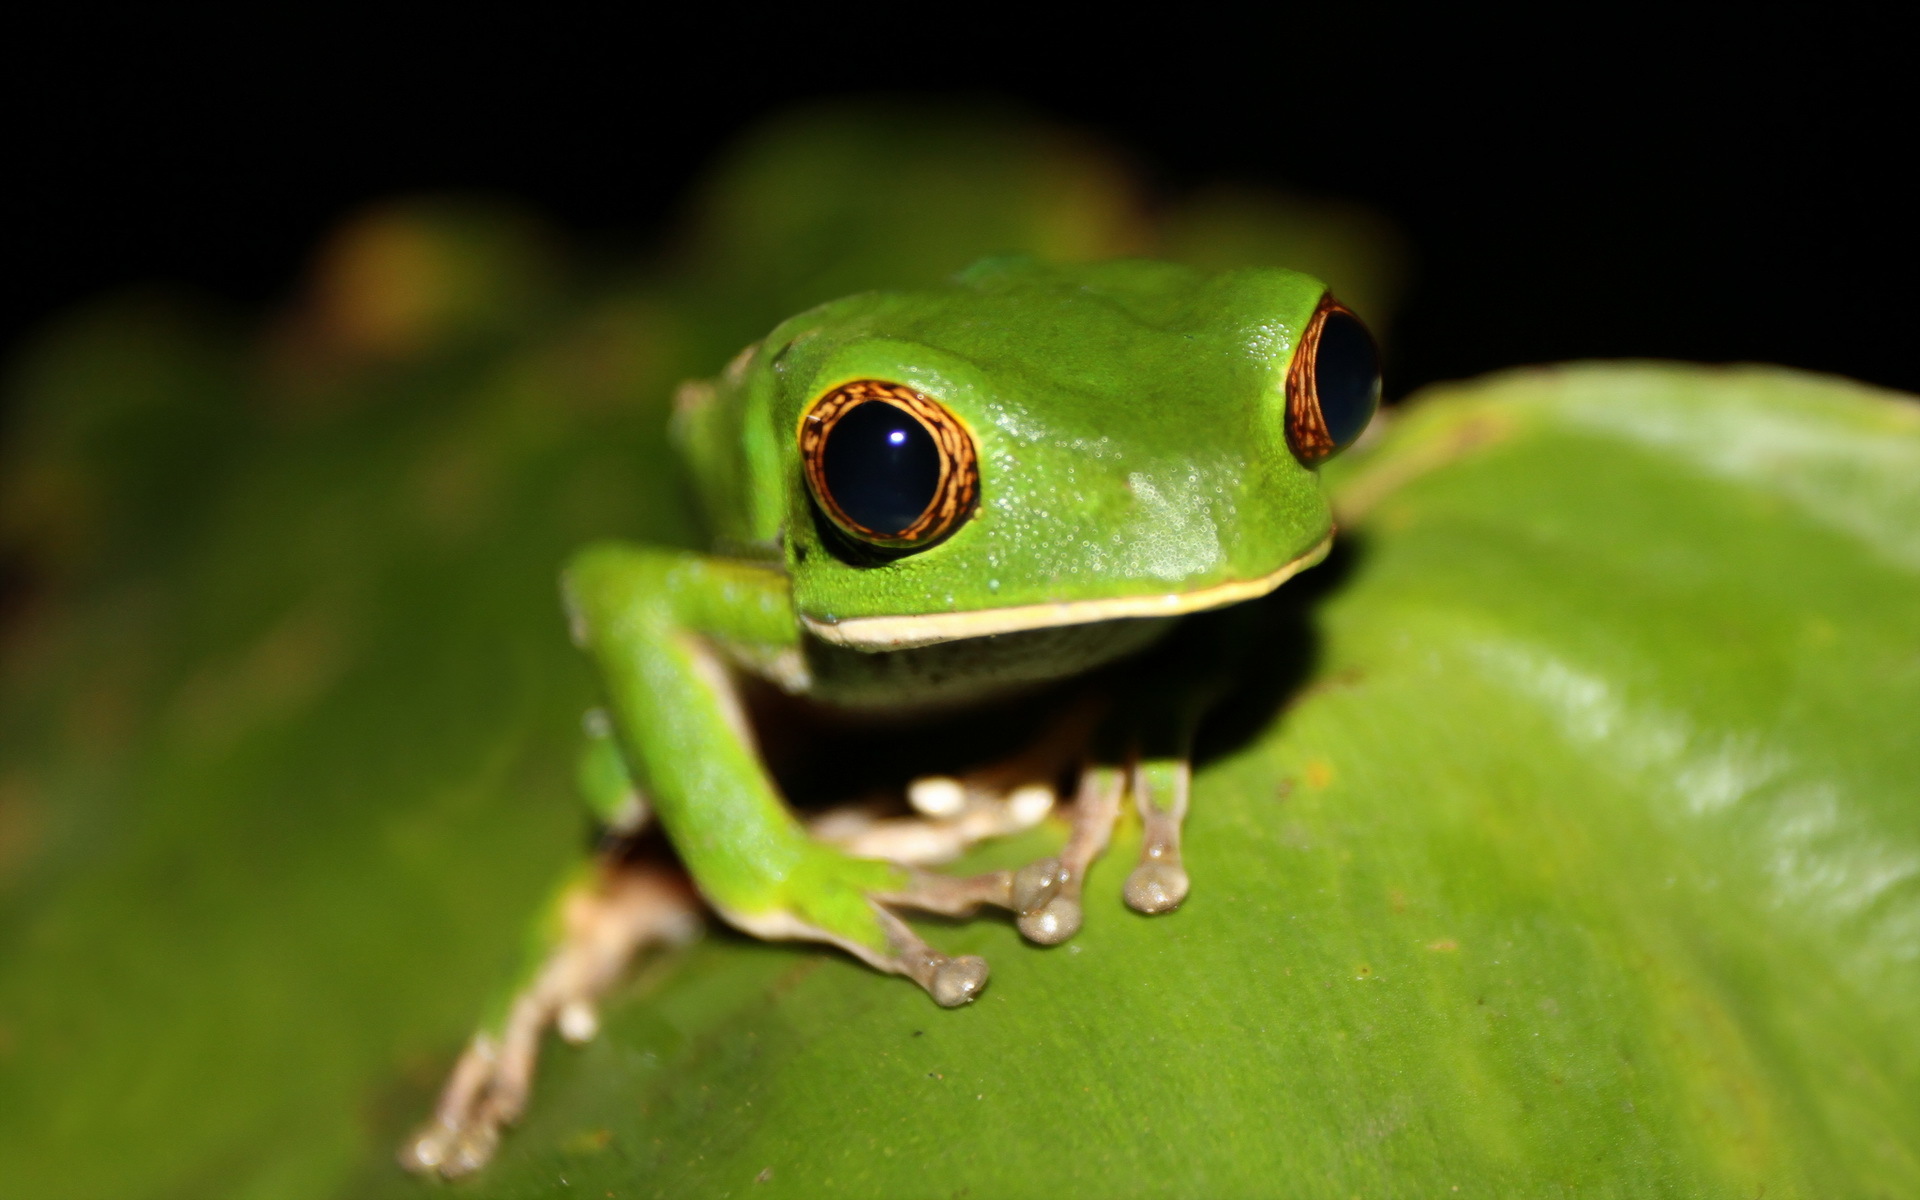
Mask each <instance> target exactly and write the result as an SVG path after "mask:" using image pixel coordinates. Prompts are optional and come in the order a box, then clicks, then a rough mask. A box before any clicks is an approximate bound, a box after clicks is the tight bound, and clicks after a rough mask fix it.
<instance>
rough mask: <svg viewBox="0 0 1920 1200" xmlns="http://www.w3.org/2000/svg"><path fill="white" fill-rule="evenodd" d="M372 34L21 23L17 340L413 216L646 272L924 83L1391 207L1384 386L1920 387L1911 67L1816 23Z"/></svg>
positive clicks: (620, 19) (879, 12)
mask: <svg viewBox="0 0 1920 1200" xmlns="http://www.w3.org/2000/svg"><path fill="white" fill-rule="evenodd" d="M383 11H384V15H381V16H377V17H376V16H372V15H368V14H365V13H362V14H353V13H348V12H344V11H342V12H336V13H331V14H327V15H324V16H321V15H316V16H313V17H311V18H287V17H282V16H275V17H271V18H269V17H268V16H266V15H265V14H264V13H262V14H255V15H254V16H252V17H248V18H244V19H243V18H236V17H222V18H214V17H211V16H208V17H190V16H181V15H179V14H158V15H153V14H149V15H144V16H138V17H135V16H129V15H126V14H113V15H109V14H105V13H90V12H85V11H78V10H76V11H72V12H68V11H67V10H62V12H63V15H61V16H59V17H58V18H46V17H42V18H36V19H35V20H34V21H32V22H28V23H26V24H25V25H22V26H16V28H15V30H14V33H13V35H12V36H10V37H9V39H8V40H9V41H10V42H11V43H12V46H11V49H10V51H9V52H8V57H9V58H10V59H11V60H12V61H11V62H10V63H9V65H8V68H7V72H6V75H7V80H8V81H7V84H6V87H7V88H8V90H9V91H10V92H12V93H13V94H12V96H11V98H10V99H9V101H8V103H7V105H6V112H5V116H4V120H5V122H6V125H7V129H6V151H5V153H6V156H7V171H6V175H7V177H8V183H7V186H6V191H7V192H8V193H9V194H10V197H11V199H10V202H9V207H11V208H12V209H13V213H12V215H11V216H10V217H9V218H8V219H7V221H6V224H5V226H4V227H5V228H6V229H7V231H8V232H7V243H8V245H7V265H6V270H5V294H4V310H3V311H0V322H4V324H3V326H0V339H4V344H5V345H7V346H9V347H10V346H12V345H14V344H16V343H17V341H18V340H19V339H20V338H21V337H23V336H26V335H29V334H30V333H31V331H32V330H33V329H34V328H36V327H37V326H39V325H40V324H42V323H43V322H44V321H46V320H47V319H48V318H49V317H51V316H53V315H55V314H57V313H58V312H60V311H61V310H62V309H63V308H65V307H67V306H70V305H72V304H74V303H75V302H77V301H80V300H82V299H85V298H86V297H89V296H91V295H95V294H98V293H100V292H101V291H103V290H105V289H109V288H113V287H116V286H124V285H127V284H130V283H136V282H145V281H155V280H159V281H169V282H173V283H178V284H184V285H188V286H190V287H193V288H197V289H199V290H201V291H204V292H207V293H211V294H212V295H213V296H215V297H217V298H220V299H222V300H224V301H227V302H229V303H231V304H232V305H234V306H236V307H239V308H242V309H244V308H246V307H249V306H258V305H260V304H263V303H266V302H270V301H272V300H273V299H275V298H276V297H278V296H281V295H283V294H284V293H285V292H286V290H287V289H289V288H290V287H291V286H292V283H293V280H294V279H295V277H296V275H297V273H298V271H299V270H300V268H301V266H302V264H303V262H304V260H305V257H306V255H307V254H308V252H309V251H310V250H311V249H312V248H313V247H314V245H315V243H316V241H317V240H318V239H319V238H320V236H321V235H322V234H323V233H324V232H326V230H327V229H328V228H329V227H330V226H331V225H332V224H333V223H334V222H336V221H337V220H339V219H340V218H341V217H342V216H344V215H346V214H348V213H349V212H351V211H352V210H353V209H355V208H356V207H358V206H359V205H360V204H362V203H364V202H366V201H368V200H370V199H374V198H378V197H382V196H386V195H390V194H393V193H396V192H408V191H417V190H421V189H449V188H450V189H461V190H473V189H478V190H483V191H488V192H495V193H504V194H507V195H511V196H515V197H519V198H521V199H523V200H525V201H527V202H529V203H530V204H531V205H532V206H534V207H535V208H536V209H537V210H539V211H542V212H544V213H545V214H546V215H548V216H549V217H551V218H553V219H555V220H556V221H558V222H559V223H560V224H561V225H562V226H563V227H565V228H568V229H570V230H573V231H575V232H577V233H579V234H581V235H582V236H583V237H586V238H588V239H602V240H608V239H619V240H621V241H623V242H624V243H625V244H628V245H644V244H645V240H646V239H647V238H648V237H649V236H652V234H653V231H656V230H658V229H659V228H660V227H661V226H662V224H663V223H664V222H665V221H666V220H667V219H668V218H669V217H670V216H671V214H672V212H673V210H674V205H675V203H676V201H677V200H678V199H679V198H680V197H681V195H682V193H683V191H684V189H685V187H686V184H687V183H688V181H689V180H690V179H691V178H692V177H693V176H694V174H695V173H696V172H697V171H698V170H699V169H700V168H701V166H702V165H703V164H704V163H706V162H707V161H709V159H710V158H711V157H712V156H713V155H714V154H715V153H716V151H717V150H718V149H719V148H720V147H721V146H723V145H724V144H725V143H726V141H727V140H728V139H729V138H730V137H732V136H733V135H735V134H736V133H738V132H739V131H740V130H742V129H743V128H745V127H747V126H749V125H750V124H752V123H753V122H754V121H755V120H756V119H758V118H761V117H763V116H765V115H767V114H769V113H771V112H774V111H778V110H780V109H782V108H784V107H787V106H789V105H791V104H793V103H796V102H800V101H805V100H809V99H818V98H822V97H831V96H840V95H847V94H854V95H865V94H874V93H881V94H886V93H896V94H897V93H906V94H932V95H941V96H956V95H957V96H961V97H982V98H987V99H997V100H1001V101H1006V102H1010V103H1012V104H1014V105H1017V106H1020V107H1024V108H1025V109H1027V110H1029V111H1032V112H1036V113H1039V114H1041V115H1044V116H1050V117H1053V118H1056V119H1060V120H1064V121H1067V122H1070V123H1073V124H1076V125H1080V126H1083V127H1090V128H1091V129H1093V130H1094V131H1095V132H1097V133H1099V134H1102V135H1104V136H1106V137H1107V138H1109V139H1111V140H1113V141H1115V142H1117V143H1118V144H1119V145H1120V146H1121V147H1123V148H1124V149H1126V150H1128V151H1130V152H1131V153H1132V154H1133V155H1134V156H1135V157H1136V158H1137V160H1138V161H1139V163H1140V164H1141V165H1142V166H1143V167H1145V168H1146V169H1147V170H1148V171H1149V172H1150V173H1151V174H1152V176H1153V178H1154V179H1155V181H1156V182H1157V183H1158V184H1160V185H1162V186H1164V187H1166V188H1169V189H1173V188H1179V187H1181V186H1184V185H1185V184H1187V183H1190V182H1198V181H1203V180H1209V179H1216V178H1221V177H1226V178H1233V179H1240V180H1247V181H1253V182H1273V183H1280V184H1284V185H1288V186H1292V187H1295V188H1298V189H1303V190H1306V191H1309V192H1316V193H1323V194H1330V195H1335V196H1344V197H1350V198H1354V199H1358V200H1362V201H1365V202H1368V203H1370V204H1372V205H1374V206H1376V207H1378V208H1379V209H1381V210H1383V211H1384V212H1385V213H1387V214H1388V215H1389V216H1391V217H1392V218H1393V219H1395V220H1396V221H1397V222H1398V223H1399V224H1400V225H1401V226H1402V228H1403V229H1404V230H1405V231H1406V233H1407V234H1408V235H1409V237H1410V240H1411V243H1412V246H1413V249H1414V253H1415V256H1416V257H1415V262H1414V264H1413V268H1414V279H1413V289H1412V291H1411V293H1410V295H1409V296H1408V299H1407V302H1406V305H1405V307H1404V308H1403V310H1402V316H1401V318H1400V320H1399V321H1398V323H1397V326H1396V336H1395V338H1394V341H1393V345H1392V359H1391V361H1390V364H1389V366H1390V378H1389V390H1390V392H1393V393H1404V392H1405V391H1407V390H1410V389H1411V388H1412V387H1414V386H1417V385H1419V384H1421V383H1424V382H1428V381H1431V380H1435V379H1444V378H1453V377H1459V376H1463V375H1468V374H1472V373H1475V372H1478V371H1483V370H1488V369H1492V368H1496V367H1501V366H1508V365H1514V364H1519V363H1527V362H1539V361H1549V360H1555V359H1564V358H1576V357H1593V356H1603V357H1605V356H1662V357H1675V358H1688V359H1701V360H1709V361H1728V360H1761V361H1773V362H1783V363H1789V364H1793V365H1797V366H1803V367H1809V368H1813V369H1818V370H1825V371H1835V372H1840V373H1844V374H1848V375H1853V376H1856V377H1859V378H1862V379H1867V380H1870V381H1873V382H1877V383H1882V384H1887V385H1890V386H1894V387H1900V388H1905V389H1909V390H1920V353H1916V349H1915V341H1914V336H1913V332H1912V331H1913V330H1914V328H1915V325H1916V319H1920V304H1917V303H1916V301H1915V300H1914V298H1913V290H1912V277H1913V270H1914V267H1915V266H1916V265H1917V256H1916V246H1917V244H1920V239H1917V238H1916V233H1915V223H1916V211H1915V209H1916V206H1915V204H1914V200H1915V198H1916V193H1915V189H1914V188H1913V186H1912V184H1911V183H1910V181H1909V180H1908V173H1909V171H1910V169H1911V162H1910V160H1911V159H1912V158H1913V157H1914V151H1915V144H1916V140H1920V139H1916V138H1915V136H1914V135H1915V123H1914V120H1913V117H1914V99H1913V98H1914V94H1915V91H1916V89H1915V87H1914V78H1913V75H1914V72H1913V69H1912V67H1911V65H1910V61H1909V55H1908V54H1907V52H1906V51H1905V50H1904V49H1903V44H1904V43H1906V41H1907V39H1906V38H1905V37H1904V35H1902V34H1901V33H1900V31H1897V30H1894V29H1891V28H1875V27H1869V26H1865V25H1862V24H1859V23H1857V22H1855V21H1852V20H1851V19H1849V18H1847V17H1845V16H1843V15H1837V14H1834V13H1831V12H1827V11H1826V10H1821V11H1820V12H1816V11H1815V10H1814V9H1811V8H1806V9H1787V8H1774V9H1749V10H1745V11H1742V12H1740V13H1739V14H1737V15H1729V16H1726V17H1723V18H1721V19H1720V20H1719V21H1718V22H1717V23H1716V22H1712V21H1705V20H1702V21H1697V22H1692V23H1688V22H1683V21H1680V20H1678V19H1676V18H1674V17H1672V16H1670V15H1663V14H1664V12H1665V10H1662V11H1661V12H1651V11H1650V12H1644V13H1636V12H1630V11H1625V10H1619V9H1609V10H1605V11H1596V12H1595V13H1594V14H1593V16H1592V18H1591V19H1590V20H1587V21H1584V22H1581V21H1561V22H1559V23H1555V24H1551V25H1545V24H1540V23H1538V22H1537V21H1534V20H1531V19H1528V20H1522V19H1521V18H1519V17H1516V16H1513V15H1511V14H1508V15H1501V16H1495V15H1480V16H1473V15H1466V16H1461V15H1454V16H1447V17H1433V16H1427V17H1417V18H1416V17H1407V16H1405V15H1404V14H1399V13H1393V12H1388V11H1386V10H1383V9H1377V8H1371V7H1368V6H1365V5H1353V6H1346V7H1343V8H1341V9H1340V10H1339V11H1338V12H1337V13H1335V12H1332V11H1330V10H1326V9H1302V10H1287V9H1268V10H1265V15H1263V16H1262V17H1261V18H1259V19H1258V20H1228V19H1225V18H1223V17H1220V16H1218V15H1217V14H1213V15H1210V14H1208V13H1206V12H1204V11H1202V10H1198V9H1194V10H1185V9H1163V10H1159V11H1156V12H1151V13H1146V12H1142V13H1136V14H1135V15H1133V16H1126V17H1123V16H1120V15H1118V12H1119V10H1098V11H1096V10H1092V9H1087V10H1066V9H1062V10H1058V11H1048V10H1038V9H1035V10H1028V11H1023V12H1017V13H990V12H988V11H987V10H983V9H973V8H956V7H949V8H943V9H937V10H936V9H931V8H926V7H921V8H914V9H899V8H889V9H874V10H868V11H858V10H851V9H839V8H836V9H810V10H807V11H805V12H800V13H797V14H796V15H789V16H786V17H779V18H776V17H769V16H766V15H762V14H757V13H754V12H752V11H749V10H744V9H731V8H713V9H710V10H702V11H696V12H688V11H679V10H643V9H635V10H631V11H623V12H620V13H617V14H612V15H609V16H608V17H606V18H605V19H598V20H596V19H586V18H565V17H560V16H556V15H555V14H554V12H553V11H551V10H544V9H543V10H540V11H539V12H538V13H537V14H536V13H531V12H514V11H509V10H500V9H485V8H470V9H466V10H462V11H460V12H458V13H456V12H454V11H453V10H451V9H450V10H449V12H448V14H447V16H446V20H445V23H444V24H436V23H432V22H428V21H421V20H409V19H405V18H402V17H400V16H396V15H394V14H393V13H392V12H391V11H385V10H383ZM663 14H664V15H663ZM1823 14H1824V15H1823ZM669 17H671V22H670V23H669Z"/></svg>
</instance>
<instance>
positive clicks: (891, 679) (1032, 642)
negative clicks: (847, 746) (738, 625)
mask: <svg viewBox="0 0 1920 1200" xmlns="http://www.w3.org/2000/svg"><path fill="white" fill-rule="evenodd" d="M1178 619H1179V618H1177V617H1155V618H1146V619H1140V620H1129V621H1095V622H1091V623H1088V624H1084V625H1063V626H1060V627H1058V628H1055V629H1033V630H1027V631H1023V632H1020V633H1003V634H998V635H995V636H993V637H983V638H966V639H963V640H961V641H956V642H941V643H939V644H938V645H933V646H921V647H918V648H916V649H912V650H886V651H881V652H879V653H874V654H868V653H863V652H861V651H858V650H848V649H846V648H844V647H841V646H833V645H829V644H828V643H826V642H822V641H819V640H818V639H815V638H811V637H809V638H807V639H805V642H806V644H805V656H806V663H807V674H808V676H809V678H808V682H807V686H806V689H805V693H806V695H807V696H808V697H809V698H810V699H813V700H818V701H820V702H821V703H824V704H831V705H835V706H838V707H841V708H854V709H866V710H881V709H884V710H889V711H897V712H917V711H926V710H930V709H943V708H952V707H955V706H959V705H964V704H970V703H974V702H977V701H981V700H987V699H991V698H993V697H995V696H1000V695H1011V694H1015V693H1018V692H1021V691H1025V690H1027V689H1029V688H1033V687H1036V686H1040V685H1043V684H1048V683H1053V682H1056V681H1059V680H1062V679H1067V678H1070V677H1072V676H1074V675H1079V674H1082V673H1084V672H1087V671H1091V670H1093V669H1094V668H1095V667H1100V666H1104V665H1106V664H1107V663H1110V662H1113V661H1115V660H1117V659H1120V658H1124V657H1126V656H1127V655H1129V654H1133V653H1135V652H1136V651H1139V650H1144V649H1145V648H1146V647H1148V646H1149V645H1151V644H1153V643H1154V642H1155V641H1157V640H1158V639H1159V638H1160V637H1162V636H1163V635H1164V634H1165V633H1166V632H1167V631H1168V630H1169V629H1171V628H1172V627H1173V626H1174V624H1175V623H1176V622H1177V621H1178Z"/></svg>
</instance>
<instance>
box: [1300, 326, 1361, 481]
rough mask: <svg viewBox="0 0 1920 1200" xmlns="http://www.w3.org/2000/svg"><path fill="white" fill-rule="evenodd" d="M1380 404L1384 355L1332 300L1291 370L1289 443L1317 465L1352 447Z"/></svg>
mask: <svg viewBox="0 0 1920 1200" xmlns="http://www.w3.org/2000/svg"><path fill="white" fill-rule="evenodd" d="M1379 405H1380V351H1379V349H1378V348H1377V347H1375V345H1374V344H1373V335H1372V334H1370V333H1368V332H1367V327H1366V326H1365V325H1362V324H1361V323H1360V318H1359V317H1356V316H1354V315H1353V313H1352V311H1351V310H1349V309H1348V308H1347V307H1346V306H1344V305H1342V304H1341V303H1340V302H1339V301H1337V300H1335V299H1334V298H1333V297H1332V296H1327V297H1325V298H1324V299H1322V300H1321V301H1320V307H1319V309H1318V310H1317V311H1315V313H1314V314H1313V319H1312V320H1311V321H1309V322H1308V324H1307V330H1306V333H1305V334H1303V335H1302V336H1301V339H1300V347H1299V349H1298V350H1296V351H1295V352H1294V357H1293V366H1292V367H1291V368H1290V369H1289V370H1288V372H1287V443H1288V444H1289V445H1290V446H1292V447H1293V453H1294V456H1295V457H1296V458H1298V459H1299V460H1300V461H1301V462H1303V463H1306V464H1307V465H1308V466H1312V465H1314V464H1315V463H1319V462H1323V461H1325V460H1326V459H1328V458H1331V457H1333V456H1334V455H1335V454H1337V453H1339V452H1340V451H1342V450H1344V449H1346V448H1347V447H1348V446H1350V445H1352V444H1353V441H1354V439H1355V438H1357V437H1359V436H1360V434H1361V432H1362V431H1364V430H1365V429H1366V427H1367V422H1368V421H1371V420H1372V419H1373V411H1374V409H1376V408H1378V407H1379Z"/></svg>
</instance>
